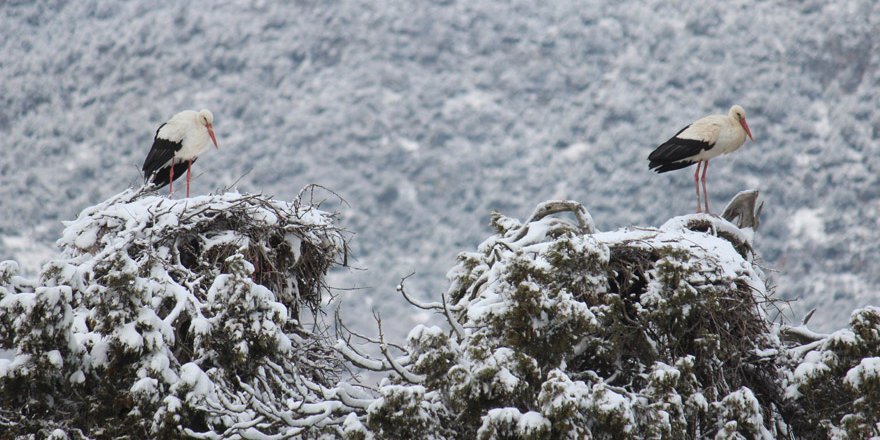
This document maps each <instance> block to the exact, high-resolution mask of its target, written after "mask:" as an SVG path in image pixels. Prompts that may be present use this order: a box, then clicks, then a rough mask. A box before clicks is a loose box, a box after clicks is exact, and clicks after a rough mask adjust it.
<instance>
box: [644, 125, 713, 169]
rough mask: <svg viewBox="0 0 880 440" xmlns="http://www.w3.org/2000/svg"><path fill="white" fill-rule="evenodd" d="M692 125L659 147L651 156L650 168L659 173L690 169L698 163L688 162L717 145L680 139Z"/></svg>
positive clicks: (649, 158)
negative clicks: (680, 135)
mask: <svg viewBox="0 0 880 440" xmlns="http://www.w3.org/2000/svg"><path fill="white" fill-rule="evenodd" d="M688 127H690V125H688V126H687V127H685V128H682V129H681V130H680V131H679V132H678V133H676V134H675V136H673V137H672V138H670V139H669V140H668V141H666V142H664V143H663V144H662V145H660V146H659V147H657V148H656V149H655V150H654V151H653V152H652V153H651V154H650V155H649V156H648V160H649V161H651V162H650V163H649V164H648V168H649V169H652V170H654V171H656V172H658V173H665V172H667V171H672V170H677V169H681V168H685V167H689V166H691V165H693V164H695V163H696V161H692V160H687V159H688V158H691V157H693V156H696V155H697V154H700V152H701V151H703V150H708V149H711V148H712V147H714V146H715V144H710V143H708V142H706V141H702V140H698V139H682V138H680V137H678V135H679V134H681V133H682V132H683V131H685V130H687V129H688Z"/></svg>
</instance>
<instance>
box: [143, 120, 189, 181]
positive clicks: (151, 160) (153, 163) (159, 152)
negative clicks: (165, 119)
mask: <svg viewBox="0 0 880 440" xmlns="http://www.w3.org/2000/svg"><path fill="white" fill-rule="evenodd" d="M164 126H165V124H162V125H160V126H159V129H158V130H156V136H155V137H154V138H153V147H152V148H150V152H149V153H148V154H147V159H146V160H144V166H143V168H141V169H142V170H143V172H144V182H147V181H149V180H150V178H151V177H153V175H154V174H161V173H159V171H161V169H162V168H166V169H165V174H167V173H168V169H167V166H168V165H169V163H170V162H171V158H173V157H174V153H176V152H177V151H179V150H180V149H181V148H182V147H183V144H182V143H181V142H179V141H177V142H175V141H170V140H168V139H165V138H160V137H159V130H162V127H164ZM175 165H176V164H175ZM176 168H177V167H176V166H175V170H174V171H175V172H174V174H175V176H177V169H176ZM184 169H185V168H184ZM165 180H166V182H165V184H166V185H167V184H168V182H167V180H168V176H165ZM155 181H156V179H154V182H155Z"/></svg>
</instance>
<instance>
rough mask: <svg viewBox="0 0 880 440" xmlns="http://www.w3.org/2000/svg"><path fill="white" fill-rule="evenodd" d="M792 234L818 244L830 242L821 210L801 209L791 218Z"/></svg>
mask: <svg viewBox="0 0 880 440" xmlns="http://www.w3.org/2000/svg"><path fill="white" fill-rule="evenodd" d="M791 234H792V235H794V236H796V237H801V238H803V239H805V240H811V241H813V242H816V243H819V244H821V243H825V242H827V241H828V240H829V237H828V234H826V233H825V221H824V220H823V213H822V210H821V209H810V208H801V209H798V210H797V211H795V213H794V215H792V217H791Z"/></svg>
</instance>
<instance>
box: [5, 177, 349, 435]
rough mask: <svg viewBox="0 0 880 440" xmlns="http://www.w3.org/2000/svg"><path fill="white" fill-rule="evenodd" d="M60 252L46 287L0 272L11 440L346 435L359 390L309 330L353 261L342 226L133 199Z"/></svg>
mask: <svg viewBox="0 0 880 440" xmlns="http://www.w3.org/2000/svg"><path fill="white" fill-rule="evenodd" d="M58 244H59V246H60V247H61V249H62V256H61V257H60V258H58V259H55V260H52V261H50V262H49V263H48V264H46V265H45V266H44V267H43V270H42V273H41V275H40V278H39V280H36V281H33V280H27V279H24V278H22V277H20V276H18V275H17V271H18V268H17V265H16V264H15V263H14V262H3V263H0V343H2V348H5V349H9V350H12V351H13V352H14V358H13V359H11V360H0V403H2V405H0V407H2V414H0V416H2V418H0V429H2V430H5V432H6V434H4V435H2V437H4V438H6V437H7V436H8V435H9V434H37V435H38V436H47V435H49V434H51V433H52V432H56V434H58V435H60V434H59V433H66V434H67V435H70V436H72V437H73V438H76V437H99V438H116V437H119V436H129V437H131V438H147V437H151V438H155V437H159V438H178V437H180V436H181V435H188V436H194V437H200V438H224V437H225V438H247V437H256V436H259V435H258V434H261V433H265V434H267V435H280V436H292V435H297V434H299V435H302V436H318V435H321V434H330V435H334V434H336V433H338V432H341V429H342V423H343V422H344V420H345V417H346V416H347V415H348V413H350V412H351V411H352V409H351V407H350V406H349V404H351V403H352V402H354V403H355V404H356V403H357V402H356V401H355V397H353V396H356V395H357V393H358V391H357V390H355V389H351V388H346V387H345V386H344V385H342V386H337V382H338V381H337V379H338V374H339V372H340V371H341V365H340V360H339V358H338V356H337V355H336V353H335V351H334V350H333V348H332V340H329V342H328V338H327V336H326V333H325V330H326V329H324V328H323V326H322V325H321V322H322V321H321V320H315V319H314V317H315V316H316V314H318V313H319V307H320V305H321V303H322V301H323V300H325V298H322V297H323V296H324V295H325V294H326V288H325V286H324V284H323V283H324V281H323V280H324V275H325V273H326V271H327V270H328V269H329V268H330V267H331V266H333V265H334V264H337V263H339V262H341V261H343V259H344V258H345V253H346V242H345V239H344V236H343V234H342V232H341V231H340V230H339V229H338V228H337V227H336V226H335V225H334V217H333V215H331V214H328V213H326V212H323V211H321V210H319V209H317V207H316V206H312V205H311V204H306V203H304V202H303V201H302V200H301V197H300V198H299V199H297V200H296V201H294V202H293V203H287V202H281V201H276V200H272V199H269V198H267V197H263V196H260V195H242V194H238V193H226V194H220V195H210V196H202V197H194V198H189V199H183V200H171V199H168V198H165V197H159V196H156V195H152V194H150V193H149V192H145V191H143V190H127V191H125V192H123V193H121V194H118V195H116V196H114V197H113V198H111V199H109V200H107V201H105V202H103V203H101V204H99V205H97V206H94V207H91V208H88V209H86V210H84V211H83V212H82V213H81V214H80V216H79V218H78V219H77V220H75V221H72V222H69V223H68V224H67V225H66V229H65V231H64V235H63V237H62V238H61V239H60V240H59V241H58ZM310 321H312V324H311V325H307V323H308V322H310ZM315 323H317V324H315ZM55 430H59V431H55Z"/></svg>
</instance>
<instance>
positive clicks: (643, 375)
mask: <svg viewBox="0 0 880 440" xmlns="http://www.w3.org/2000/svg"><path fill="white" fill-rule="evenodd" d="M492 226H494V227H495V229H496V230H497V231H498V233H497V234H496V235H493V236H492V237H490V238H488V239H487V240H485V241H484V242H483V243H482V244H480V245H479V246H478V247H477V249H476V251H474V252H465V253H462V254H460V255H459V263H458V264H457V265H456V266H455V267H454V268H453V269H452V270H450V271H449V274H448V277H449V279H450V281H451V285H450V288H449V290H448V291H447V292H446V294H445V295H443V297H442V301H441V302H436V303H423V302H419V301H416V300H414V299H413V298H412V297H411V296H410V295H408V293H407V292H406V289H405V286H404V285H403V282H401V285H400V286H399V287H398V290H400V291H401V293H402V294H403V295H404V297H405V298H406V299H407V300H408V301H410V303H412V304H413V305H414V306H416V307H419V308H422V309H426V310H433V311H435V312H436V313H438V314H440V315H441V316H444V317H445V318H446V320H447V322H448V324H449V328H448V330H445V331H444V330H442V329H440V328H439V327H425V326H418V327H416V328H414V329H413V331H412V332H410V335H409V337H408V339H407V341H406V344H405V346H404V347H401V354H400V356H399V357H397V358H396V359H395V358H393V357H391V356H389V355H388V351H387V350H384V351H383V354H384V358H383V359H369V358H367V357H366V356H365V355H364V354H363V353H360V352H358V353H355V352H354V347H353V346H352V344H350V343H347V342H346V341H340V343H338V344H337V348H340V350H341V351H342V352H343V354H345V355H346V356H347V357H348V358H350V359H354V360H356V361H357V362H358V363H359V365H362V366H363V367H364V368H369V369H374V370H379V371H387V372H389V373H391V376H389V379H390V380H387V381H385V382H384V383H383V385H382V386H380V393H381V394H382V396H383V398H382V399H379V400H377V401H376V403H374V404H373V405H371V406H370V411H369V412H368V414H367V417H366V421H365V424H364V429H366V430H369V432H371V433H373V434H375V435H376V436H377V438H402V437H400V436H401V435H405V434H406V433H408V432H412V431H415V430H419V431H420V432H423V433H424V434H423V438H428V436H430V437H432V438H449V439H453V438H456V439H458V438H483V439H501V438H505V439H506V438H517V439H551V438H552V439H559V438H571V439H579V438H632V439H641V438H708V437H714V436H716V435H718V436H719V438H768V439H769V438H776V437H784V436H785V435H787V426H788V424H787V423H788V420H787V418H786V417H787V415H788V414H787V413H785V411H784V409H783V408H782V403H781V402H777V400H776V399H777V398H778V396H779V395H780V394H781V389H780V388H779V385H778V382H779V381H778V379H779V375H778V374H777V366H778V365H777V364H778V360H777V359H776V357H775V355H774V354H775V353H777V352H778V350H777V349H778V348H779V340H778V339H777V338H776V337H775V336H774V334H773V333H772V332H771V325H770V322H769V321H768V319H767V317H766V311H765V308H767V307H772V306H773V300H771V299H770V297H769V294H768V292H767V288H766V284H765V281H764V275H763V273H762V271H761V270H760V269H759V268H758V267H757V266H756V265H755V264H754V263H753V260H754V255H753V252H752V246H751V236H752V231H751V230H741V229H739V228H738V227H737V226H735V225H733V224H731V223H729V222H728V221H726V220H724V219H721V218H718V217H714V216H709V215H688V216H683V217H678V218H674V219H672V220H670V221H669V222H667V223H666V224H665V225H663V226H661V227H659V228H625V229H622V230H618V231H613V232H599V231H597V230H596V228H595V225H594V223H593V220H592V217H591V216H590V214H589V213H588V212H587V211H586V210H585V209H584V208H583V207H582V206H581V205H580V204H578V203H576V202H572V201H550V202H545V203H542V204H541V205H539V206H538V208H537V209H536V210H535V214H533V215H532V216H530V217H529V219H528V220H527V221H526V222H520V221H518V220H516V219H513V218H508V217H504V216H502V215H500V214H496V215H495V216H494V217H493V219H492ZM377 342H379V343H381V344H384V345H385V346H388V345H389V344H387V343H386V341H384V338H380V340H379V341H377ZM401 370H403V371H401ZM768 371H769V373H767V372H768ZM386 394H387V395H393V396H399V395H404V394H408V395H413V396H418V399H417V400H418V402H413V401H406V402H404V400H403V399H399V398H398V399H389V398H387V397H384V396H386ZM417 409H420V410H418V411H417ZM399 414H407V416H406V417H397V416H395V415H399ZM438 420H439V422H438ZM432 427H444V429H432Z"/></svg>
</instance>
